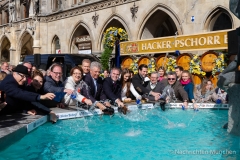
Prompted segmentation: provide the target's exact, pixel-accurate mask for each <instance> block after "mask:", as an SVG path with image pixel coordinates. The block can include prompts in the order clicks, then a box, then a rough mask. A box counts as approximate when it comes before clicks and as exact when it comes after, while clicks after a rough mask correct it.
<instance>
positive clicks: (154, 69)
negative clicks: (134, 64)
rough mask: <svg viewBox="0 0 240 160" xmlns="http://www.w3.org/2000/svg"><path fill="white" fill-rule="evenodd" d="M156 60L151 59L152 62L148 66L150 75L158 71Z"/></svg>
mask: <svg viewBox="0 0 240 160" xmlns="http://www.w3.org/2000/svg"><path fill="white" fill-rule="evenodd" d="M155 64H156V62H155V58H150V62H149V64H148V73H152V72H155V71H156V66H155Z"/></svg>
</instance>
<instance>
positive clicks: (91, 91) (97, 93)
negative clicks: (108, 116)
mask: <svg viewBox="0 0 240 160" xmlns="http://www.w3.org/2000/svg"><path fill="white" fill-rule="evenodd" d="M100 71H101V64H100V63H98V62H92V63H91V65H90V73H89V74H86V75H85V76H84V77H83V80H84V82H85V83H86V84H87V85H88V88H83V89H82V94H83V96H85V97H86V98H88V99H90V100H91V101H92V103H93V105H94V106H96V107H98V108H99V109H101V110H103V111H104V110H105V109H106V107H110V106H111V104H110V103H109V102H108V100H107V97H106V95H105V94H104V93H103V80H102V78H100V77H99V75H100Z"/></svg>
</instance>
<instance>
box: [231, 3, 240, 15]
mask: <svg viewBox="0 0 240 160" xmlns="http://www.w3.org/2000/svg"><path fill="white" fill-rule="evenodd" d="M229 8H230V10H231V11H232V13H233V14H234V15H235V16H237V17H238V19H240V0H230V1H229Z"/></svg>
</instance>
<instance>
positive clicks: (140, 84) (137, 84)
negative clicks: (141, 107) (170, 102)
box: [132, 64, 160, 99]
mask: <svg viewBox="0 0 240 160" xmlns="http://www.w3.org/2000/svg"><path fill="white" fill-rule="evenodd" d="M147 74H148V66H147V65H146V64H141V65H140V66H139V67H138V74H136V75H134V76H133V78H132V84H133V86H134V88H135V89H136V91H137V92H138V93H139V94H140V95H152V96H154V97H155V99H159V97H160V93H157V92H154V91H151V90H150V89H149V88H146V87H147V85H148V83H149V82H145V81H144V80H145V77H147Z"/></svg>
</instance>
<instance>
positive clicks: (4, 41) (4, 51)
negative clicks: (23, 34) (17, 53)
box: [0, 35, 11, 62]
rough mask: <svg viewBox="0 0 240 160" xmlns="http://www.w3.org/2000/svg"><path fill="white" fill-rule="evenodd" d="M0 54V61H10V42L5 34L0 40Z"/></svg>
mask: <svg viewBox="0 0 240 160" xmlns="http://www.w3.org/2000/svg"><path fill="white" fill-rule="evenodd" d="M0 44H1V47H0V54H1V62H9V61H10V48H11V42H10V40H9V38H8V37H7V36H5V35H4V36H2V38H1V41H0Z"/></svg>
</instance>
